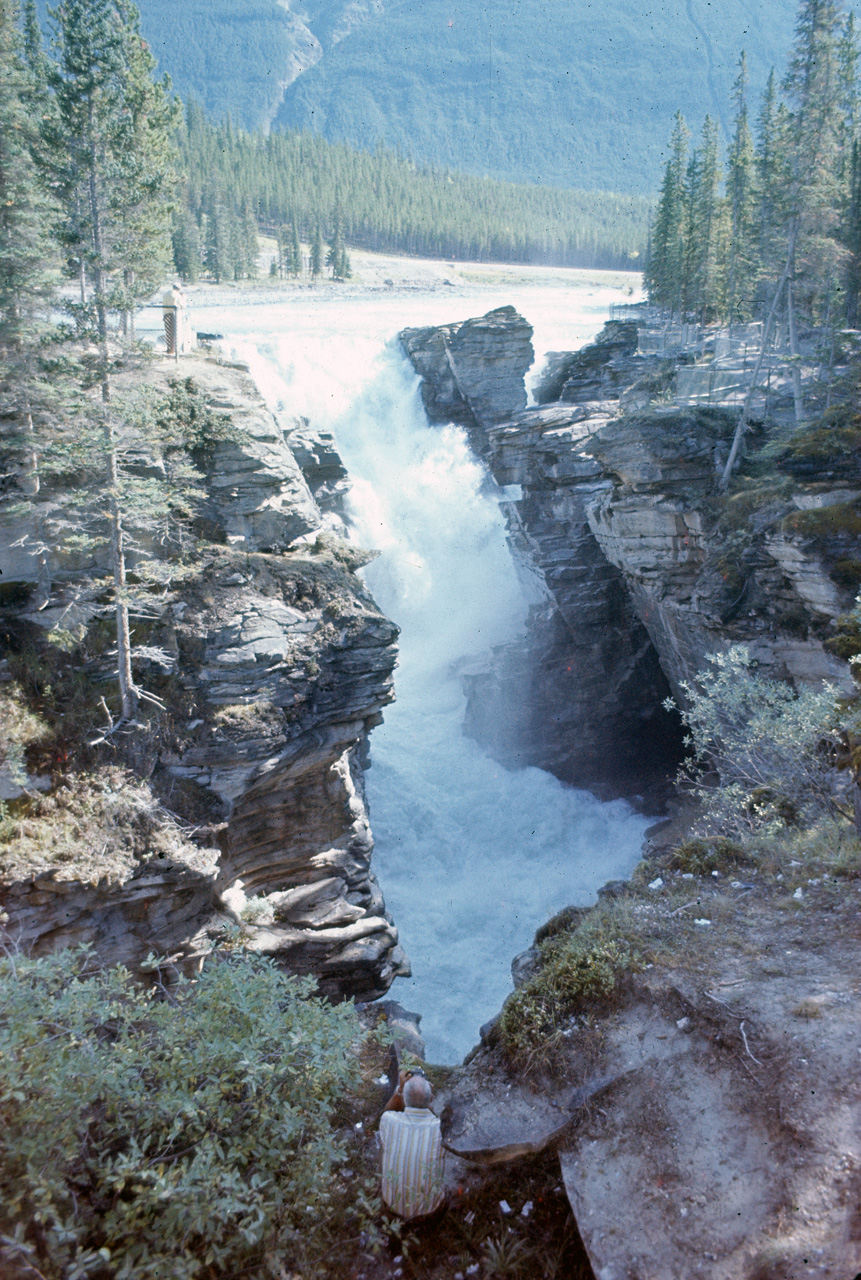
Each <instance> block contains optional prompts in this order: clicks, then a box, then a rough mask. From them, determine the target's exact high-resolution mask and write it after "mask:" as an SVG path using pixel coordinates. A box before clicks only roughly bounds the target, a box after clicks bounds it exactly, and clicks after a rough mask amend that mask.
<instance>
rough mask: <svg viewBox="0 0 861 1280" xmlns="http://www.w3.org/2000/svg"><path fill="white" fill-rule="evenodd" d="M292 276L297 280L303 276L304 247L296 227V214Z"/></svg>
mask: <svg viewBox="0 0 861 1280" xmlns="http://www.w3.org/2000/svg"><path fill="white" fill-rule="evenodd" d="M290 274H291V275H292V276H295V277H296V278H297V279H298V277H299V276H301V274H302V246H301V244H300V243H299V228H298V227H297V225H296V214H295V213H294V214H293V225H292V229H291V236H290Z"/></svg>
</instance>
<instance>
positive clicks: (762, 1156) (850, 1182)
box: [560, 921, 861, 1280]
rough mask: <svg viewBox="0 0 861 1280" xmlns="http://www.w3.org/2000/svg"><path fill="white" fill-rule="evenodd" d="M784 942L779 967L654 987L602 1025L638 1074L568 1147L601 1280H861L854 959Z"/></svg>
mask: <svg viewBox="0 0 861 1280" xmlns="http://www.w3.org/2000/svg"><path fill="white" fill-rule="evenodd" d="M784 928H785V933H786V934H789V931H790V929H793V930H794V928H797V926H793V925H792V924H791V922H789V921H787V922H786V925H785V926H784ZM784 928H778V929H775V930H774V931H773V933H772V935H771V936H772V939H773V941H774V944H775V945H774V952H775V953H776V954H775V955H774V957H773V958H771V957H769V958H768V959H765V958H764V959H763V960H762V961H759V962H758V963H757V962H754V963H753V964H750V963H749V962H748V963H745V964H735V965H734V966H731V965H729V966H727V969H726V972H724V973H723V974H721V975H719V976H718V975H715V976H713V978H712V981H711V984H710V986H709V987H708V988H707V989H706V988H703V987H700V986H696V985H694V984H693V983H692V982H690V980H688V982H687V984H685V983H684V982H682V981H681V980H678V981H677V982H676V985H675V986H673V985H672V984H666V980H663V981H662V986H661V987H660V989H658V988H656V989H655V990H654V991H650V990H649V988H648V986H647V985H646V984H643V985H641V986H640V987H639V988H638V991H637V994H636V995H635V997H634V998H632V999H631V1000H630V1002H629V1003H628V1004H627V1005H626V1006H625V1007H623V1008H621V1009H619V1010H617V1011H616V1012H615V1013H614V1014H613V1015H612V1016H610V1017H608V1019H607V1021H606V1022H605V1023H604V1025H603V1027H602V1030H603V1033H604V1037H605V1048H606V1063H607V1068H608V1069H609V1070H610V1071H615V1072H617V1073H618V1072H625V1071H627V1072H628V1074H626V1075H625V1076H624V1077H623V1078H622V1079H620V1080H619V1082H618V1083H617V1084H616V1085H615V1086H614V1087H613V1088H612V1089H611V1090H610V1091H609V1092H608V1093H607V1094H606V1096H605V1097H604V1098H602V1099H601V1100H600V1105H599V1106H597V1107H594V1108H591V1109H590V1111H589V1112H588V1114H586V1115H585V1116H584V1119H583V1122H582V1123H581V1124H580V1125H579V1126H577V1127H576V1129H572V1130H569V1131H566V1133H565V1134H564V1136H563V1139H562V1142H561V1144H560V1162H561V1166H562V1173H563V1177H564V1180H565V1186H566V1190H567V1192H568V1197H569V1200H570V1202H571V1206H572V1209H573V1211H574V1215H575V1217H576V1219H577V1223H578V1226H579V1229H580V1234H581V1237H582V1239H583V1242H584V1244H585V1246H586V1248H587V1250H588V1252H589V1255H590V1259H591V1261H592V1266H593V1269H594V1272H595V1276H596V1278H597V1280H680V1278H682V1277H684V1278H685V1280H688V1278H690V1280H805V1278H806V1277H819V1278H820V1280H853V1277H855V1276H857V1275H858V1273H859V1271H861V1017H859V1003H861V988H859V983H858V972H857V958H856V957H853V956H852V954H851V951H847V952H845V953H842V954H841V953H838V955H837V956H835V951H834V950H833V949H832V950H831V951H830V953H829V955H828V957H827V958H826V956H824V955H818V954H816V952H814V951H811V950H806V949H804V948H803V947H802V946H801V945H799V944H800V942H801V938H800V937H797V936H795V935H794V932H793V936H791V937H790V936H786V937H785V939H779V934H781V933H784ZM784 941H785V942H786V943H787V944H789V943H794V944H795V945H784ZM755 970H758V971H755ZM637 1065H639V1067H640V1069H639V1070H637V1071H633V1070H631V1068H633V1067H635V1066H637Z"/></svg>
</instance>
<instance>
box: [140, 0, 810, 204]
mask: <svg viewBox="0 0 861 1280" xmlns="http://www.w3.org/2000/svg"><path fill="white" fill-rule="evenodd" d="M138 3H139V7H140V10H141V19H142V27H143V31H144V34H145V36H146V38H147V40H148V41H149V43H150V45H151V46H152V48H153V51H154V52H155V54H156V56H157V57H158V59H159V63H160V65H161V66H162V68H163V69H165V70H166V71H168V72H170V74H171V76H172V77H173V80H174V83H175V85H176V87H177V89H178V91H179V93H180V94H181V95H183V96H186V97H187V96H189V95H194V96H195V97H197V98H199V99H200V101H201V102H202V103H203V105H204V107H205V108H206V110H207V112H208V113H209V114H210V115H211V116H212V117H213V118H215V119H221V118H223V116H224V115H225V114H226V113H227V112H228V111H229V112H230V114H231V117H232V118H233V119H234V120H235V121H236V122H237V123H238V124H241V125H244V126H245V127H247V128H258V127H260V128H264V129H269V128H270V127H274V128H279V127H285V128H310V129H312V130H314V131H315V132H319V133H321V134H323V135H324V136H325V137H326V138H328V139H330V140H342V141H346V142H349V143H351V144H352V145H354V146H358V147H363V148H371V149H372V148H373V147H374V146H375V145H376V144H377V142H380V141H382V142H385V143H386V144H387V145H389V146H392V147H397V148H398V149H399V150H400V151H401V152H402V153H404V154H405V155H409V156H411V157H412V158H413V159H415V160H416V161H417V162H425V163H432V164H434V165H437V166H443V167H445V166H448V167H451V168H453V169H465V170H467V171H470V172H472V173H479V174H487V175H488V176H491V177H498V178H507V179H510V180H514V181H526V182H538V183H548V184H554V185H560V186H573V187H581V188H585V189H594V188H604V189H608V190H616V191H630V192H642V193H652V192H654V191H656V189H657V186H658V182H659V179H660V172H661V167H662V163H663V156H664V146H665V143H666V139H667V137H668V135H669V130H670V125H671V120H672V116H673V114H674V112H675V111H676V109H677V108H679V107H680V108H681V110H682V111H683V112H684V114H685V116H686V117H687V119H688V121H689V124H690V125H691V126H692V128H693V129H695V130H696V129H698V128H699V126H700V123H701V121H702V118H703V116H704V115H705V113H706V112H711V113H712V114H713V115H715V116H716V117H717V118H718V119H720V117H721V113H722V112H723V111H724V110H725V104H726V102H727V101H728V100H729V90H730V86H731V84H732V81H733V79H734V76H735V68H736V63H737V59H738V55H739V52H740V51H741V49H742V48H744V49H745V51H746V53H747V57H748V63H749V67H750V75H751V95H752V106H753V108H754V113H755V110H756V100H757V98H758V95H759V92H760V90H761V88H762V87H763V85H764V83H765V80H766V78H767V75H768V71H769V69H770V68H771V66H773V65H775V66H778V67H780V66H781V65H783V63H784V59H785V54H786V51H787V49H788V47H789V44H790V41H791V38H792V32H793V26H794V20H795V10H796V3H795V0H720V2H719V3H711V2H710V0H662V3H661V4H660V5H655V6H652V7H650V8H646V7H644V6H630V5H629V4H628V3H627V0H603V3H601V2H600V0H516V3H513V4H512V3H508V4H506V5H501V4H497V3H494V2H493V0H421V2H420V3H415V0H181V3H180V4H177V3H176V0H138Z"/></svg>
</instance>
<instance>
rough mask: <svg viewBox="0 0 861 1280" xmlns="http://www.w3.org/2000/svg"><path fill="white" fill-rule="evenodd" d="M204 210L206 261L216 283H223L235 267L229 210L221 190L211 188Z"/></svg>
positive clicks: (207, 268)
mask: <svg viewBox="0 0 861 1280" xmlns="http://www.w3.org/2000/svg"><path fill="white" fill-rule="evenodd" d="M203 211H204V218H205V221H206V235H205V240H204V263H205V265H206V270H207V271H208V273H209V275H210V276H211V277H212V279H213V280H214V281H215V283H216V284H221V282H222V281H223V280H228V279H230V278H231V276H232V275H233V267H232V259H231V245H230V223H229V218H228V211H227V209H226V207H225V205H224V202H223V200H222V197H221V193H220V192H219V191H216V190H210V191H209V192H208V193H207V196H206V198H205V200H204V204H203Z"/></svg>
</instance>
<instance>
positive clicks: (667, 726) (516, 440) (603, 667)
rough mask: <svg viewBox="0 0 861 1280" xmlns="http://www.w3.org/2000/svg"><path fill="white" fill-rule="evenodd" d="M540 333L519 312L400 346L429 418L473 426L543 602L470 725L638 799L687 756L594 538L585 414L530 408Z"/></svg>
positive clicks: (515, 755)
mask: <svg viewBox="0 0 861 1280" xmlns="http://www.w3.org/2000/svg"><path fill="white" fill-rule="evenodd" d="M531 335H532V331H531V328H530V326H529V325H528V324H527V323H526V321H525V320H523V318H522V317H520V316H518V315H517V313H516V312H515V311H514V309H513V308H512V307H506V308H500V309H499V310H497V311H494V312H491V313H489V315H487V316H485V317H483V318H482V319H479V320H471V321H468V322H466V323H464V324H462V325H450V326H444V327H442V328H441V329H438V330H435V329H430V330H427V329H426V330H405V331H404V332H403V333H402V335H401V341H402V344H403V347H404V350H405V351H406V353H407V355H408V356H409V358H410V360H411V361H412V363H413V365H414V366H415V368H416V369H417V371H418V372H419V373H420V374H421V375H422V377H423V379H424V382H423V386H422V395H423V399H424V403H425V406H426V408H427V410H428V414H429V416H430V418H431V420H432V421H436V422H443V421H455V422H459V423H461V424H462V425H464V426H466V427H467V429H468V430H469V433H470V440H471V442H472V445H473V448H474V449H475V450H476V452H477V453H479V454H480V456H481V457H482V458H484V460H485V461H486V462H487V465H488V467H489V469H490V472H491V474H492V475H493V477H494V479H495V480H496V482H497V484H498V485H500V486H501V487H502V493H501V494H500V500H501V502H502V506H503V511H504V513H505V517H506V520H507V522H508V527H509V533H510V541H511V544H512V548H513V550H514V552H515V555H516V556H517V557H518V558H519V559H520V561H521V563H522V564H523V565H524V567H525V568H526V569H527V570H528V572H529V573H530V575H531V576H532V577H533V578H534V577H535V575H536V574H537V576H538V578H539V580H540V582H541V584H542V586H543V589H544V596H545V598H544V602H543V603H542V604H539V605H536V607H535V608H533V610H532V612H531V616H530V620H529V626H528V632H527V635H526V636H525V637H524V640H523V641H522V642H521V643H520V644H517V645H515V646H512V647H511V648H509V649H507V650H505V651H501V652H498V653H497V654H495V655H494V661H493V663H492V665H490V666H489V667H488V669H487V670H486V671H484V672H480V673H476V674H474V675H472V676H471V677H469V678H468V684H469V689H470V698H469V708H468V712H467V730H468V731H469V732H471V733H473V734H474V735H475V736H476V737H478V738H479V739H480V740H481V741H483V742H485V743H486V744H487V745H488V746H489V747H491V748H492V749H493V750H494V752H495V753H496V754H498V755H499V756H500V757H501V758H502V759H503V760H505V761H509V762H511V763H519V764H535V765H539V766H541V767H543V768H548V769H550V770H552V772H554V773H555V774H556V775H557V776H559V777H561V778H563V779H565V780H566V781H571V782H575V783H578V784H581V785H582V784H586V785H591V786H593V787H597V788H601V789H610V790H615V791H617V792H618V791H619V790H623V791H624V790H627V791H628V792H629V793H630V792H632V791H637V790H639V789H641V788H644V787H648V786H650V785H653V784H654V783H655V781H656V779H657V778H658V777H659V776H661V775H662V774H664V773H666V771H667V769H668V768H669V767H670V762H671V761H672V759H674V758H675V752H676V738H677V733H676V724H675V722H674V720H673V718H672V717H670V716H668V715H667V713H666V712H665V711H664V710H663V708H662V705H661V704H662V702H663V700H664V699H665V698H666V696H667V694H668V693H669V688H668V685H667V683H666V681H665V679H664V677H663V675H662V672H661V670H660V667H659V664H658V661H657V657H656V654H655V651H654V648H653V646H652V644H651V643H650V640H649V636H648V633H647V632H646V630H645V629H644V627H643V626H642V623H641V621H640V620H639V619H638V618H637V616H636V614H635V612H634V610H633V608H632V605H631V602H630V600H629V598H628V593H627V591H626V588H625V583H624V579H623V576H622V574H621V572H620V571H619V569H618V568H617V567H616V566H614V565H613V564H611V563H610V562H609V560H608V559H607V557H606V555H605V554H604V552H603V550H602V549H601V547H600V546H599V545H598V543H597V542H596V539H595V537H594V534H593V532H592V530H591V528H590V526H589V520H588V514H587V502H588V500H589V498H590V497H591V496H592V494H593V493H594V492H595V490H596V488H597V487H601V486H602V485H604V484H605V483H606V482H605V479H604V476H603V473H602V470H601V467H600V465H599V464H598V463H597V462H596V461H595V460H594V459H592V458H591V457H588V456H577V455H576V454H575V453H574V451H573V450H572V448H571V443H572V439H573V438H574V436H575V435H576V434H577V429H576V428H575V427H574V425H573V424H574V423H576V422H578V421H579V420H580V419H581V418H583V417H585V414H584V413H583V411H582V410H579V409H578V410H571V409H569V408H567V407H565V408H561V407H559V408H557V407H553V408H548V409H527V408H526V407H525V406H526V392H525V388H524V382H523V378H524V374H525V372H526V370H527V369H528V367H529V365H530V363H531V360H532V346H531Z"/></svg>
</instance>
